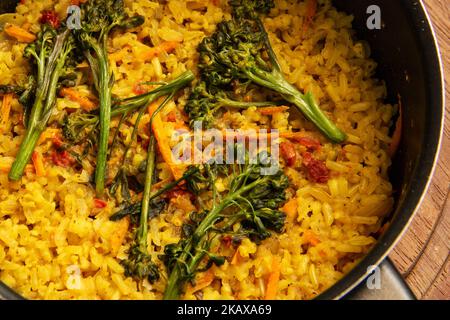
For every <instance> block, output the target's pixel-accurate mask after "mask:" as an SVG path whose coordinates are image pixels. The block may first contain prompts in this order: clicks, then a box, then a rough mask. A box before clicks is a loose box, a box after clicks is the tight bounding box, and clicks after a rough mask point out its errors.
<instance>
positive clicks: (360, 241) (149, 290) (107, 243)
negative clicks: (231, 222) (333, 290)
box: [0, 0, 395, 299]
mask: <svg viewBox="0 0 450 320" xmlns="http://www.w3.org/2000/svg"><path fill="white" fill-rule="evenodd" d="M226 2H227V1H226V0H221V1H209V0H190V1H183V0H168V1H165V2H164V3H165V4H160V3H158V2H157V1H149V0H125V3H126V7H127V10H129V12H130V13H137V14H141V15H144V16H145V17H146V22H145V24H144V25H143V26H142V27H141V28H139V29H138V31H137V32H133V33H132V32H128V33H117V34H115V36H114V38H113V39H112V40H111V42H110V53H111V57H110V58H111V62H112V63H111V65H112V69H113V71H114V74H115V76H116V79H117V82H116V85H115V87H114V93H115V94H117V95H118V96H121V97H126V96H130V95H131V94H132V90H133V87H134V85H135V84H136V83H139V82H141V81H161V80H166V79H172V78H173V77H175V76H177V75H179V74H181V73H182V72H183V71H185V70H188V69H193V70H195V66H196V57H197V53H196V47H197V44H198V43H199V42H200V41H201V39H202V38H203V37H205V36H206V35H209V34H210V33H211V32H213V31H214V29H215V26H216V24H217V23H218V22H220V21H221V20H223V19H224V18H229V17H230V12H229V8H227V5H226ZM275 2H276V8H275V9H273V10H272V12H271V13H270V15H269V16H268V17H267V18H265V19H264V24H265V26H266V27H267V29H268V32H269V35H270V38H271V41H272V44H273V46H274V49H275V52H276V54H277V56H278V57H279V59H280V62H281V65H282V68H283V71H284V73H285V74H286V76H287V79H288V80H289V81H290V82H291V83H293V84H295V85H296V86H297V87H298V88H299V89H300V90H301V91H308V90H309V91H312V92H313V93H314V95H315V97H316V99H317V100H318V101H319V102H320V103H319V104H320V106H321V107H322V108H323V109H324V110H326V111H327V112H329V114H330V116H331V118H332V119H333V120H334V121H335V122H336V123H337V125H338V126H339V127H340V128H342V129H343V130H344V131H345V132H346V133H347V134H348V136H349V139H348V141H347V143H346V144H344V145H342V146H340V145H333V144H331V143H329V142H327V141H326V140H325V139H324V138H320V139H321V142H322V143H323V144H324V147H323V148H322V150H321V152H320V159H321V160H323V161H325V162H326V165H327V167H328V168H329V169H330V170H331V172H332V175H331V179H330V180H329V182H328V183H326V184H316V183H312V182H310V181H309V180H307V178H306V177H305V175H304V174H303V173H302V172H300V171H296V170H294V169H291V168H285V172H286V173H287V175H288V176H289V178H290V180H291V183H292V186H293V187H292V190H291V194H290V196H291V197H296V198H297V199H298V209H297V214H296V216H295V217H293V219H291V220H289V221H288V222H287V224H286V232H285V233H283V234H281V235H274V236H273V237H272V238H270V239H267V240H265V241H263V242H262V244H261V245H259V246H257V245H256V244H255V243H252V242H251V241H250V240H245V241H243V242H242V244H241V245H240V246H239V248H238V251H239V256H240V258H239V261H238V263H233V264H232V263H231V257H232V256H233V255H234V252H229V253H228V254H229V257H230V258H229V259H228V260H227V261H226V263H225V264H224V265H223V266H221V267H214V268H213V269H212V272H213V273H214V276H215V279H216V280H215V281H214V282H213V283H212V284H211V285H209V286H208V287H206V288H204V289H203V290H201V292H192V291H193V290H192V287H190V286H188V288H187V291H186V293H185V295H184V296H183V298H185V299H197V298H203V299H262V298H264V297H265V290H266V284H267V279H268V276H269V274H270V273H271V269H272V265H273V264H272V261H273V259H278V261H279V262H280V266H281V269H280V280H279V282H278V287H277V295H276V298H277V299H311V298H314V297H315V296H316V295H317V294H319V293H321V292H323V291H324V290H326V289H327V288H329V287H330V286H332V285H333V284H334V283H335V282H336V281H338V280H339V279H340V278H342V277H343V276H344V275H345V274H346V273H347V272H348V271H349V270H351V269H352V268H353V267H354V266H355V264H357V263H358V261H359V260H360V259H361V258H362V257H363V256H364V255H365V254H366V253H367V252H368V251H369V250H370V248H371V247H372V246H373V244H374V243H375V242H376V239H375V238H373V237H372V236H371V235H372V234H374V233H375V232H377V231H378V230H379V229H380V227H381V224H382V221H383V218H384V217H385V215H386V214H388V213H389V211H390V210H391V207H392V204H393V200H392V187H391V184H390V182H389V180H388V176H387V171H388V168H389V166H390V159H389V156H388V154H387V151H386V150H387V146H388V145H389V143H390V140H391V139H390V137H389V135H388V133H389V132H388V131H389V125H390V122H391V118H392V115H393V113H394V110H395V107H394V106H391V105H388V104H385V103H384V102H383V101H384V98H385V95H386V87H385V85H384V83H382V82H380V81H378V80H376V79H374V78H373V72H374V70H375V68H376V63H375V62H374V61H373V60H371V59H370V58H369V55H370V52H368V48H367V45H365V44H364V43H362V42H358V41H356V40H355V39H354V37H353V32H352V25H351V23H352V17H351V16H348V15H346V14H344V13H341V12H338V11H337V10H336V9H335V8H334V7H333V6H332V5H331V2H330V1H329V0H319V4H320V6H319V8H320V10H319V12H318V13H317V15H316V16H315V18H314V20H313V21H312V24H311V26H310V28H309V29H308V30H304V28H303V22H304V20H305V15H306V4H305V2H303V1H294V0H277V1H275ZM69 4H70V0H60V1H58V0H45V1H42V0H25V1H24V2H23V4H20V5H19V6H18V7H17V12H18V14H19V15H21V16H23V17H25V18H26V22H28V23H30V24H31V26H29V28H30V30H31V31H34V32H36V31H37V30H38V29H39V24H38V20H39V17H40V12H41V11H42V10H44V9H49V8H54V9H55V10H56V11H57V12H58V13H59V15H60V16H61V17H64V16H65V11H66V8H67V6H68V5H69ZM186 21H189V22H186ZM146 37H150V38H151V40H152V43H153V44H154V45H158V44H159V43H162V42H164V41H176V42H182V45H180V46H178V47H177V48H176V50H175V51H174V52H173V53H171V54H165V55H162V56H160V57H156V58H153V60H151V61H148V62H145V61H143V60H142V59H141V58H140V56H141V54H140V53H141V52H142V50H143V49H145V45H144V44H143V43H142V42H141V41H140V39H143V38H146ZM24 46H25V44H20V43H17V42H15V41H13V40H11V39H6V38H5V37H3V36H2V37H0V75H1V77H0V84H14V83H19V82H20V81H22V80H23V79H24V78H26V76H27V74H28V72H29V67H28V65H27V62H26V61H25V60H24V58H22V51H23V48H24ZM118 56H120V59H121V61H122V63H121V64H116V60H115V59H117V57H118ZM86 90H87V88H86ZM186 97H187V93H185V94H184V95H183V96H182V97H180V98H179V99H178V100H177V101H175V102H174V103H172V104H171V105H169V108H168V109H167V111H165V112H166V113H167V112H169V111H171V110H180V111H181V110H182V109H183V103H184V102H185V100H186ZM0 101H1V100H0ZM0 104H1V102H0ZM66 108H79V106H78V105H77V104H76V103H75V102H72V101H70V100H67V99H65V98H59V99H58V104H57V109H58V112H62V111H63V110H64V109H66ZM21 112H22V107H21V106H20V104H19V103H18V101H17V100H16V99H14V100H13V103H12V111H11V114H10V118H9V121H8V122H7V123H3V122H2V127H1V128H0V184H1V187H0V280H1V281H3V282H4V283H5V284H7V285H8V286H10V287H11V288H13V289H15V290H16V291H17V292H18V293H20V294H22V295H23V296H25V297H27V298H31V299H160V298H162V293H163V291H164V287H165V282H166V278H167V275H166V274H163V276H162V279H161V280H160V281H158V282H156V283H155V284H153V285H152V284H150V283H148V282H147V281H144V282H142V283H136V281H134V280H133V279H131V278H127V277H125V276H124V270H123V268H122V266H121V265H120V260H121V259H123V258H126V256H127V255H126V251H127V248H128V246H129V243H130V238H131V231H130V230H129V226H128V223H127V222H126V221H122V222H118V223H117V222H111V221H109V217H110V215H111V214H112V213H114V212H115V211H117V208H116V205H115V203H114V202H113V201H110V202H109V203H108V206H107V208H105V209H98V208H95V206H94V204H93V199H94V198H95V191H94V189H93V188H92V186H91V185H90V184H89V168H85V170H83V171H81V172H74V171H73V170H72V169H65V168H62V167H58V166H54V165H52V164H51V163H50V162H49V163H47V164H46V171H47V172H46V175H45V176H43V177H37V176H35V174H34V173H33V171H32V170H28V171H27V174H26V175H25V176H24V178H23V179H22V181H20V182H11V181H9V180H8V170H9V167H10V165H11V162H12V160H13V157H14V156H15V154H16V153H17V150H18V147H19V143H20V141H21V139H22V134H23V132H24V128H23V126H21V125H20V114H21ZM58 112H57V113H56V114H55V115H54V117H53V118H55V119H58ZM288 115H289V113H288V112H285V113H282V114H279V115H277V116H274V117H273V118H268V117H264V116H261V115H260V114H259V113H257V111H256V110H255V109H250V110H247V111H244V112H242V113H239V112H230V113H227V114H225V115H224V119H223V121H222V123H223V124H224V125H228V126H231V127H235V128H254V127H259V126H266V127H272V128H277V129H280V130H281V131H289V130H292V129H302V130H304V131H305V132H307V133H311V134H312V135H314V136H316V137H320V134H318V132H317V131H316V130H315V128H314V127H313V126H312V125H311V124H310V123H308V122H306V121H305V120H292V119H290V120H289V121H288ZM146 123H147V124H148V116H147V119H146V121H144V124H143V125H145V124H146ZM123 130H124V131H123V132H122V135H123V136H124V137H130V136H131V126H130V127H125V129H123ZM50 144H51V143H49V142H46V141H44V142H42V143H41V144H40V145H39V147H38V150H40V151H41V152H42V153H44V152H45V151H46V150H48V148H50ZM144 158H145V151H144V150H142V149H139V148H137V149H136V150H134V151H133V157H132V161H133V163H134V164H139V163H140V162H141V161H142V160H143V159H144ZM158 167H159V168H160V169H162V173H161V176H160V178H161V179H164V178H166V177H168V176H170V172H169V171H168V168H167V165H165V164H164V163H160V164H159V165H158ZM223 183H224V182H223V181H218V182H217V185H218V186H219V187H223ZM191 207H192V204H191V203H190V201H189V200H188V199H187V198H186V197H183V196H182V197H179V198H176V199H173V200H172V201H171V203H170V205H169V208H168V210H167V212H164V213H163V214H162V215H161V216H159V217H157V218H155V219H153V220H151V221H150V223H149V224H150V232H149V236H148V239H149V248H148V249H149V251H150V252H151V254H152V256H153V259H154V261H158V263H159V260H158V255H159V254H161V253H162V252H163V250H164V246H165V245H166V244H169V243H174V242H177V241H178V239H179V236H180V233H179V229H180V228H179V227H180V226H181V225H182V223H183V221H184V220H185V219H186V218H187V213H188V212H189V210H190V209H192V208H191ZM307 230H311V231H313V232H314V234H315V235H317V237H318V239H319V240H320V243H319V244H317V245H316V246H309V247H307V246H306V248H307V250H304V248H305V245H306V242H307V240H306V239H305V237H304V233H305V231H307ZM124 237H125V239H123V238H124ZM161 270H164V268H163V267H161ZM163 273H164V271H163ZM202 276H203V275H202V274H199V275H198V277H202Z"/></svg>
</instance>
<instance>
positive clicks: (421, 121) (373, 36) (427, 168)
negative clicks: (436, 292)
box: [0, 0, 445, 299]
mask: <svg viewBox="0 0 450 320" xmlns="http://www.w3.org/2000/svg"><path fill="white" fill-rule="evenodd" d="M17 2H18V1H16V0H2V1H1V2H0V13H5V12H13V11H14V8H15V5H16V4H17ZM334 5H335V6H336V7H337V8H338V9H339V10H342V11H345V12H347V13H349V14H352V15H353V16H354V23H353V27H354V29H355V30H356V33H357V37H358V38H359V39H364V40H366V41H368V43H369V44H370V47H371V49H372V57H373V58H374V59H375V61H377V62H378V63H379V67H378V70H377V72H378V75H377V76H378V78H380V79H384V80H385V81H386V84H387V88H389V92H388V102H390V103H397V101H398V99H400V100H401V103H402V106H403V112H402V117H403V119H402V121H403V124H404V125H403V128H402V131H403V132H402V137H403V138H402V141H401V145H400V148H399V151H398V152H397V154H396V156H395V158H394V159H393V165H392V168H391V181H392V183H393V186H394V190H395V191H396V199H395V200H396V203H395V209H394V211H393V213H392V214H391V216H390V217H389V219H390V227H389V229H388V230H387V231H386V232H385V233H384V234H383V235H382V236H381V237H380V239H379V241H378V243H377V244H376V246H375V247H374V248H373V249H372V250H371V252H370V253H369V254H368V255H367V256H366V257H365V258H364V259H363V260H362V261H361V262H360V263H359V264H358V265H357V266H356V267H355V268H354V269H353V270H352V271H351V272H350V273H349V274H347V275H346V276H345V277H344V278H343V279H342V280H340V281H339V282H338V283H336V284H335V285H334V286H332V287H331V288H330V289H328V290H327V291H326V292H324V293H322V294H321V295H320V296H319V297H317V299H341V298H348V299H414V295H413V294H412V292H411V290H410V289H409V288H408V287H407V285H406V284H405V283H404V282H403V280H402V279H401V277H400V275H399V273H398V272H397V270H395V268H394V267H393V265H392V263H391V262H390V261H389V260H388V259H386V257H387V256H388V254H389V253H390V252H391V251H392V249H393V248H394V246H395V244H396V243H397V242H398V240H399V239H400V238H401V236H402V235H403V233H404V232H405V230H407V228H408V226H409V224H410V222H411V220H412V218H413V217H414V214H415V212H416V211H417V209H418V207H419V205H420V203H421V201H422V199H423V197H424V195H425V194H426V191H427V188H428V186H429V183H430V179H431V177H432V174H433V171H434V167H435V164H436V160H437V157H438V154H439V147H440V142H441V138H442V132H443V119H444V105H445V103H444V94H443V83H444V82H443V72H442V64H441V61H440V57H439V50H438V46H437V42H436V38H435V36H434V32H433V28H432V26H431V23H430V20H429V17H428V16H427V13H426V10H425V8H424V5H423V3H422V2H420V1H409V0H395V1H392V0H359V1H348V0H335V1H334ZM378 22H379V23H378ZM373 272H375V273H376V272H378V274H379V276H380V277H381V278H380V280H381V286H380V287H373V286H368V285H366V281H364V280H365V279H366V278H367V277H368V276H370V274H371V273H373ZM369 280H370V277H369ZM369 288H372V290H370V289H369ZM0 297H1V298H4V299H21V298H22V297H20V296H19V295H18V294H16V293H15V292H14V291H13V290H11V289H10V288H8V287H7V286H5V285H4V284H2V283H0Z"/></svg>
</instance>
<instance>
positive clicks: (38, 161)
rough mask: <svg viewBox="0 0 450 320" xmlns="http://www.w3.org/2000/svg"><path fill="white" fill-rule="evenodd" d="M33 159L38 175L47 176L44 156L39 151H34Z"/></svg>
mask: <svg viewBox="0 0 450 320" xmlns="http://www.w3.org/2000/svg"><path fill="white" fill-rule="evenodd" d="M31 159H32V161H33V165H34V169H35V171H36V175H37V176H38V177H43V176H45V174H46V172H45V166H44V158H43V157H42V154H41V153H40V152H39V151H34V152H33V155H32V156H31Z"/></svg>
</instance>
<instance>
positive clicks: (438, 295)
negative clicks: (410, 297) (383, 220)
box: [390, 0, 450, 300]
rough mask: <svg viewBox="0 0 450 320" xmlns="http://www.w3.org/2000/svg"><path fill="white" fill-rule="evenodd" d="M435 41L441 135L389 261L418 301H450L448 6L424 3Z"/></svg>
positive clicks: (442, 0) (444, 0) (444, 1)
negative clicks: (432, 166)
mask: <svg viewBox="0 0 450 320" xmlns="http://www.w3.org/2000/svg"><path fill="white" fill-rule="evenodd" d="M423 2H424V4H425V6H426V8H427V11H428V14H429V15H430V18H431V20H432V23H433V26H434V29H435V31H436V35H437V38H438V42H439V46H440V50H441V56H442V62H443V65H444V76H445V77H446V84H447V85H446V88H445V94H446V97H447V102H446V115H445V132H444V138H443V141H442V146H441V153H440V156H439V163H438V166H437V168H436V172H435V174H434V177H433V180H432V183H431V186H430V189H429V190H428V192H427V195H426V198H425V200H424V202H423V203H422V205H421V207H420V210H419V212H418V214H417V216H416V217H415V218H414V220H413V222H412V224H411V227H410V228H409V230H408V231H407V233H406V234H405V235H404V237H403V238H402V240H401V242H400V243H399V244H398V245H397V247H396V248H395V250H394V252H393V253H392V254H391V256H390V258H391V259H392V261H393V262H394V264H395V265H396V266H397V268H398V269H399V271H400V272H401V273H402V275H403V276H404V278H405V280H406V281H407V283H408V284H409V286H410V287H411V289H412V290H413V292H414V293H415V295H416V296H417V298H419V299H446V300H450V280H449V271H450V260H449V249H450V196H449V191H450V106H449V101H450V85H449V80H450V41H449V32H450V13H449V7H450V2H449V1H448V0H424V1H423Z"/></svg>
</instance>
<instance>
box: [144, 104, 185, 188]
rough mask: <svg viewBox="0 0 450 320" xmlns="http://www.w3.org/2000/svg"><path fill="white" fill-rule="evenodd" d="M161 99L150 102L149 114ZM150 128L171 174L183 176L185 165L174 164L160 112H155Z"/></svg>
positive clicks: (177, 176)
mask: <svg viewBox="0 0 450 320" xmlns="http://www.w3.org/2000/svg"><path fill="white" fill-rule="evenodd" d="M161 101H162V100H161V99H159V100H158V101H156V102H154V103H152V104H151V105H150V106H149V108H148V113H149V114H150V116H152V115H153V113H154V112H155V111H156V109H158V107H159V106H160V104H161ZM152 129H153V134H154V135H155V138H156V141H157V142H158V147H159V151H160V152H161V155H162V157H163V159H164V161H165V162H166V163H167V164H168V165H169V168H170V171H171V172H172V175H173V177H174V178H175V180H178V179H180V178H181V177H183V174H184V172H185V170H186V166H185V165H182V164H181V165H180V164H176V163H175V162H174V159H173V154H172V150H171V148H170V144H169V140H168V139H167V137H166V136H165V135H164V132H165V126H164V122H163V121H162V119H161V115H160V114H157V115H156V116H155V117H154V118H153V123H152Z"/></svg>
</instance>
